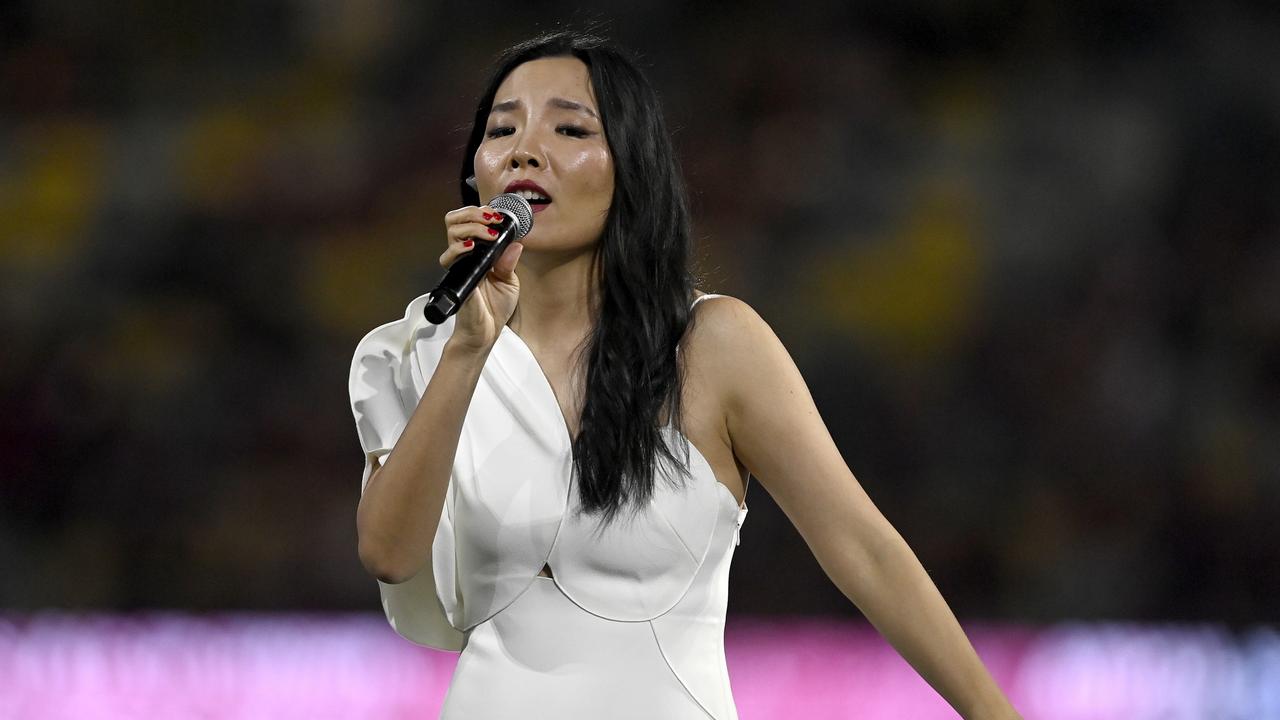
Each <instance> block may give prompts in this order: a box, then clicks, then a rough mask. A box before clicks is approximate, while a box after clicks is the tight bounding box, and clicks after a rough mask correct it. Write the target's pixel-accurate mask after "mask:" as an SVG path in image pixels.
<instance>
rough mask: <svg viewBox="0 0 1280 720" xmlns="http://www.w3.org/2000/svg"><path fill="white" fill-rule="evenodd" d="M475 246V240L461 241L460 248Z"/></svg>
mask: <svg viewBox="0 0 1280 720" xmlns="http://www.w3.org/2000/svg"><path fill="white" fill-rule="evenodd" d="M475 244H476V241H475V240H463V241H462V247H471V246H472V245H475Z"/></svg>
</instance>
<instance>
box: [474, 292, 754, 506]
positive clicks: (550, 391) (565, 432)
mask: <svg viewBox="0 0 1280 720" xmlns="http://www.w3.org/2000/svg"><path fill="white" fill-rule="evenodd" d="M704 297H711V295H709V294H708V295H701V296H699V297H698V298H697V299H695V300H694V303H697V301H698V300H701V299H702V298H704ZM504 334H505V335H510V336H511V337H512V338H513V339H514V343H513V344H514V345H515V346H517V347H518V348H520V350H521V351H522V352H523V353H524V354H525V356H526V358H527V359H528V360H529V362H531V363H532V364H533V366H534V367H536V368H538V373H537V374H538V375H539V376H541V378H542V385H543V389H544V390H545V391H546V395H547V396H548V397H550V398H551V404H552V405H554V406H555V413H556V416H557V417H558V418H560V434H561V437H562V438H563V440H564V442H565V443H566V447H569V448H572V447H573V440H574V438H573V436H572V435H571V434H570V433H569V421H568V420H567V419H566V418H565V416H564V410H563V409H561V407H560V401H559V399H558V398H556V393H555V388H554V387H552V385H551V379H550V378H549V377H548V376H547V372H546V370H544V369H543V368H542V363H540V362H538V356H537V355H534V354H533V348H531V347H529V344H528V343H526V342H525V341H524V338H522V337H520V335H519V333H517V332H516V331H515V330H512V329H511V328H510V327H509V326H507V325H503V326H502V330H501V331H499V333H498V338H499V340H501V338H502V336H503V335H504ZM663 429H664V430H669V431H671V432H672V433H674V434H676V435H678V436H679V437H680V439H681V440H682V441H683V442H684V444H685V445H686V446H687V447H688V448H689V451H690V452H691V453H696V454H697V456H698V458H699V459H700V460H702V463H703V464H704V465H706V466H707V470H708V471H709V473H710V475H711V481H712V482H714V483H715V484H716V485H717V486H719V488H720V490H721V491H723V493H724V494H723V497H725V498H727V499H728V500H729V502H731V503H733V505H734V507H735V508H737V509H738V510H739V511H741V510H744V509H745V508H746V506H747V499H746V498H745V497H743V499H742V502H738V498H736V497H735V496H734V494H733V491H732V490H730V489H729V487H728V486H727V485H725V484H724V483H722V482H720V478H718V477H716V473H715V469H714V468H712V467H711V462H710V461H709V460H707V456H706V455H705V454H704V453H703V452H702V451H701V450H700V449H698V446H697V445H695V444H694V442H693V441H692V440H690V439H689V436H687V435H685V434H684V433H683V432H681V431H680V430H678V429H676V427H675V425H674V424H673V423H671V422H668V423H667V424H666V425H665V426H664V427H663ZM692 471H693V468H692V466H690V472H691V473H692ZM744 489H745V487H744Z"/></svg>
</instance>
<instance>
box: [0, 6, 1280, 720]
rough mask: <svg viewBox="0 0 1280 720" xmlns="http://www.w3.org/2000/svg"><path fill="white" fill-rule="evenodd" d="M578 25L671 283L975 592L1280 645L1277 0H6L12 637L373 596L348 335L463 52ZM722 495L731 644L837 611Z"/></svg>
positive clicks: (455, 104) (793, 555)
mask: <svg viewBox="0 0 1280 720" xmlns="http://www.w3.org/2000/svg"><path fill="white" fill-rule="evenodd" d="M590 22H596V23H602V25H600V26H599V29H601V30H602V31H603V32H605V33H606V34H608V35H610V36H612V37H613V38H614V39H616V40H618V41H619V42H621V43H622V44H624V45H626V46H628V47H630V48H632V49H633V50H635V51H636V52H637V54H638V55H639V56H640V57H641V59H642V62H643V64H644V65H645V67H646V69H647V71H648V73H649V75H650V78H651V80H652V81H653V82H654V84H655V85H656V86H657V87H658V90H659V92H660V94H661V95H662V96H663V98H664V102H665V113H666V117H667V120H668V123H669V124H670V125H671V126H672V128H673V131H674V137H675V140H676V142H677V145H678V148H679V151H680V155H681V159H682V162H683V164H684V170H685V174H686V177H687V179H688V182H689V185H690V188H691V192H692V195H693V204H694V212H695V217H696V232H695V236H696V239H697V243H698V246H697V256H698V263H699V265H698V269H699V272H700V274H701V277H703V278H704V281H703V282H702V284H701V289H703V290H706V291H711V292H720V293H727V294H730V295H734V296H736V297H739V298H741V299H743V300H745V301H747V302H748V303H750V304H751V305H752V306H753V307H755V308H756V309H757V310H758V311H759V312H760V314H761V315H762V316H763V317H764V318H765V319H766V320H768V321H769V323H770V324H771V325H772V326H773V328H774V330H775V331H776V332H777V334H778V335H779V337H780V338H781V339H782V341H783V342H784V343H785V344H786V346H787V347H788V349H789V350H790V351H791V353H792V355H793V357H794V358H795V360H796V362H797V364H798V366H799V367H800V369H801V371H802V373H803V374H804V376H805V378H806V380H807V381H808V383H809V386H810V388H811V390H812V392H813V395H814V398H815V400H816V402H817V405H818V408H819V410H820V411H821V413H822V415H823V418H824V419H825V420H826V422H827V424H828V426H829V427H830V429H831V432H832V435H833V436H834V438H835V440H836V443H837V444H838V445H839V447H840V450H841V452H842V454H843V456H844V458H845V460H846V461H847V462H848V464H849V466H850V468H851V469H852V470H853V472H854V473H855V475H857V477H858V479H859V480H860V481H861V482H862V484H863V485H864V486H865V487H866V488H867V490H868V492H869V493H870V495H871V497H872V498H873V499H874V500H875V502H876V503H877V505H878V506H879V507H880V509H881V510H882V511H883V512H884V513H885V515H886V516H887V517H888V518H889V520H890V521H891V522H893V523H894V525H895V526H896V527H897V528H898V529H899V530H900V531H901V532H902V534H903V536H904V537H905V538H906V539H907V541H908V542H909V543H910V544H911V545H912V547H913V548H914V549H915V551H916V552H917V554H918V555H919V557H920V559H921V561H922V562H923V563H924V566H925V567H926V568H927V569H928V570H929V571H930V574H931V575H932V577H933V579H934V581H935V582H936V583H937V585H938V586H939V588H940V589H941V591H942V593H943V595H944V596H945V597H946V598H947V599H948V601H949V602H950V603H951V605H952V607H953V608H954V609H955V610H956V612H957V614H958V615H959V616H960V617H961V619H962V620H963V621H964V622H965V623H966V627H968V626H969V623H986V624H988V625H990V626H991V627H994V628H996V629H997V633H998V632H1005V633H1014V635H1013V636H1010V635H1001V636H1000V637H1004V638H1006V639H1008V638H1009V637H1014V636H1016V637H1018V638H1021V637H1023V635H1019V634H1018V633H1032V634H1033V635H1034V633H1035V632H1041V631H1042V632H1050V633H1052V632H1055V628H1062V627H1098V628H1108V627H1114V625H1115V623H1124V624H1126V627H1127V626H1129V624H1137V625H1133V627H1135V628H1144V627H1146V628H1158V627H1165V626H1166V624H1167V623H1171V622H1173V623H1179V625H1178V627H1207V628H1213V631H1212V632H1213V633H1216V634H1214V635H1213V637H1214V638H1217V639H1216V640H1213V642H1214V643H1217V644H1218V645H1215V647H1218V646H1223V647H1235V648H1246V647H1253V645H1249V643H1255V644H1256V642H1261V641H1257V638H1258V637H1261V636H1259V635H1258V633H1260V632H1261V633H1263V634H1264V635H1265V637H1268V638H1271V639H1270V640H1267V641H1266V642H1265V643H1263V646H1265V647H1266V648H1270V649H1269V650H1266V652H1268V653H1272V655H1275V656H1276V657H1280V644H1278V643H1277V642H1276V640H1275V636H1274V632H1273V631H1274V626H1275V624H1276V623H1277V622H1278V621H1280V600H1278V598H1280V522H1278V521H1280V212H1278V208H1280V204H1278V202H1277V199H1280V74H1278V73H1277V69H1280V9H1277V6H1276V5H1275V4H1274V3H1268V2H1254V3H1250V2H1198V3H1196V2H1170V3H1140V2H1134V1H1132V0H1121V1H1120V2H1085V3H1050V2H1037V1H1031V0H1028V1H1023V2H1018V1H1000V0H978V1H975V2H969V3H954V2H944V1H942V0H909V1H907V2H886V1H883V0H882V1H878V2H868V3H856V4H853V3H823V2H809V3H773V4H769V3H764V4H751V3H742V4H723V5H722V4H718V3H707V4H692V3H690V4H686V3H679V2H626V3H623V2H605V3H596V4H594V5H593V6H592V8H591V9H590V10H582V9H580V8H579V6H578V3H571V2H551V3H542V4H538V5H537V6H536V8H534V7H531V6H529V5H527V4H521V5H511V6H505V5H502V4H500V3H499V4H486V5H484V6H483V8H481V7H479V6H472V5H470V4H464V3H457V4H438V3H428V2H397V1H395V0H361V1H354V0H291V1H280V0H272V1H268V2H234V1H233V2H225V1H224V2H204V1H192V2H184V3H170V2H156V1H154V0H135V1H134V2H129V3H84V2H72V1H70V0H62V1H57V0H54V1H47V2H38V3H34V2H16V3H15V2H10V3H5V4H3V5H0V335H2V337H3V344H4V349H3V351H0V398H2V399H3V412H2V413H0V578H2V579H0V609H2V611H3V613H4V616H3V617H7V618H8V620H0V666H3V664H4V662H5V658H6V657H8V658H9V660H10V661H13V658H14V657H17V656H18V654H16V653H13V652H11V653H10V654H8V655H6V654H5V650H4V647H5V646H4V643H5V641H6V638H8V640H9V642H11V643H12V642H16V640H15V638H19V639H20V638H26V640H25V641H23V642H25V643H26V644H25V645H23V647H27V648H28V650H30V648H31V647H33V646H32V645H31V638H32V637H35V636H34V635H31V634H30V633H31V632H34V630H32V629H31V628H32V626H31V625H30V623H33V622H36V620H35V618H40V617H45V614H46V613H47V611H48V610H50V609H53V610H57V611H59V612H61V613H66V615H59V617H67V618H75V617H82V616H83V617H88V616H90V615H92V616H93V617H104V616H103V613H107V614H111V613H127V615H121V616H112V615H107V616H106V617H121V618H123V617H133V616H135V614H134V613H133V611H156V610H161V609H164V610H178V611H181V612H184V613H187V612H189V613H197V614H204V613H232V614H236V613H261V612H270V613H276V612H278V611H289V612H299V611H303V612H307V611H324V612H326V613H338V614H337V615H334V617H347V615H344V613H355V614H354V615H353V616H352V617H354V618H355V620H353V622H364V621H365V620H367V619H368V618H369V617H374V616H376V615H377V614H378V604H377V588H376V586H375V583H374V582H373V580H372V578H370V577H369V576H367V575H366V574H365V573H364V572H363V570H362V569H361V567H360V565H359V562H358V560H357V558H356V535H355V508H356V504H357V501H358V493H359V478H360V473H361V467H362V453H361V451H360V447H359V444H358V442H357V439H356V434H355V427H354V423H353V420H352V415H351V410H350V406H349V404H348V397H347V387H346V385H347V373H348V370H349V367H350V362H351V356H352V353H353V351H354V349H355V345H356V343H357V341H359V339H360V338H361V337H362V336H363V335H364V334H365V333H366V332H367V331H368V330H370V329H372V328H373V327H375V326H377V325H379V324H382V323H384V322H387V321H389V320H393V319H397V318H399V317H402V315H403V312H404V307H405V305H406V304H407V303H408V301H409V300H410V299H412V298H413V297H415V296H417V295H419V294H421V293H423V292H425V291H427V290H429V289H430V288H431V286H433V285H434V283H435V281H436V280H437V279H438V277H439V275H440V268H439V265H438V260H437V258H438V256H439V254H440V252H441V251H442V249H443V247H444V238H443V233H442V228H443V223H442V216H443V214H444V213H445V212H446V211H447V210H449V209H452V208H454V207H456V206H457V205H458V204H459V200H458V197H457V189H456V177H457V169H458V166H459V163H460V161H461V156H460V154H461V149H462V146H463V145H464V142H465V133H466V129H467V128H466V125H467V123H468V122H469V117H470V114H471V112H472V110H473V108H474V103H475V100H476V98H477V96H478V94H479V93H480V91H481V90H482V84H483V82H484V79H485V78H486V76H487V71H488V68H489V64H490V61H491V60H492V58H493V56H494V55H495V54H496V53H497V52H499V51H500V50H501V49H502V48H503V47H505V46H507V45H508V44H510V43H513V42H516V41H519V40H521V39H524V38H526V37H528V36H530V35H532V34H534V33H535V32H537V31H540V30H551V29H556V28H558V27H560V26H561V24H562V23H569V24H571V25H573V26H576V27H582V26H584V25H586V24H587V23H590ZM747 502H748V505H749V506H750V507H751V514H750V517H749V518H748V521H747V523H746V525H745V526H744V529H743V537H742V544H741V546H740V547H739V549H738V554H737V558H736V561H735V569H734V576H733V584H732V592H731V599H730V612H731V619H730V623H729V624H730V631H731V635H732V631H733V628H734V627H735V619H749V622H750V623H762V622H763V623H766V624H767V623H769V622H776V623H779V625H778V627H782V626H785V625H786V623H789V622H805V620H804V618H827V619H828V620H829V621H830V622H831V623H834V624H833V625H832V627H837V626H839V627H845V626H846V625H844V624H841V623H846V624H847V623H852V625H848V626H849V627H852V628H855V629H856V628H860V627H864V626H863V625H859V624H858V620H857V618H858V617H859V615H858V613H857V611H856V609H855V608H853V607H852V606H851V605H850V604H849V603H848V601H847V600H845V599H844V597H843V596H842V595H841V594H840V593H839V592H838V591H837V590H836V589H835V588H834V586H832V585H831V583H830V582H829V581H828V580H827V579H826V577H825V576H824V575H823V574H822V572H821V570H820V568H819V567H818V566H817V564H816V562H815V561H814V560H813V559H812V556H811V555H810V554H809V552H808V550H807V548H806V547H805V546H804V544H803V542H802V541H801V539H800V538H799V536H798V535H797V533H796V532H795V531H794V529H793V528H792V527H791V526H790V524H789V523H788V521H787V520H786V518H785V517H784V516H783V515H782V514H781V512H780V511H778V510H777V508H776V507H775V506H774V505H773V503H772V501H771V500H770V499H769V497H768V494H767V492H766V491H765V490H764V488H763V487H761V486H760V485H759V484H758V483H753V484H752V487H751V490H750V492H749V496H748V501H747ZM86 613H87V615H86ZM281 617H284V616H283V615H281ZM326 617H327V616H326ZM375 619H376V620H377V621H378V622H381V620H380V618H376V617H375ZM6 622H7V623H8V624H7V625H5V624H3V623H6ZM743 622H747V620H743ZM1081 622H1085V623H1090V624H1088V625H1084V626H1081V625H1079V623H1081ZM1062 623H1068V624H1069V625H1067V626H1064V625H1062ZM1142 623H1146V625H1141V624H1142ZM1188 623H1190V625H1188ZM360 627H365V626H363V625H361V626H360ZM368 627H369V628H370V630H369V632H375V631H376V632H378V633H382V632H383V631H384V630H385V631H386V632H390V631H389V629H385V628H382V627H380V626H378V625H377V624H376V623H375V624H374V625H369V626H368ZM743 627H747V626H743ZM749 627H757V625H749ZM24 628H26V629H25V630H24ZM374 628H376V630H375V629H374ZM744 632H745V630H744ZM1100 632H1101V630H1100ZM1135 632H1137V630H1135ZM24 633H27V634H24ZM73 635H74V633H73ZM1086 635H1087V633H1086ZM40 637H45V636H43V635H41V636H40ZM1090 637H1093V636H1090ZM1108 637H1110V636H1108ZM1249 638H1253V640H1249ZM731 639H732V638H731ZM868 642H874V639H871V640H868ZM993 642H994V641H993ZM1009 642H1012V643H1014V644H1013V645H1011V646H1009V647H1022V646H1021V645H1018V643H1020V642H1022V640H1017V641H1014V640H1010V641H1009ZM1268 643H1270V644H1268ZM401 644H404V645H407V643H401ZM392 646H395V647H399V645H392ZM392 646H388V647H392ZM993 647H994V646H993ZM1001 647H1005V646H1003V645H1002V646H1001ZM1197 647H1199V646H1197ZM1259 647H1262V646H1259ZM980 649H981V648H980ZM424 652H425V651H424ZM1240 652H1241V653H1244V654H1245V655H1247V652H1245V650H1243V649H1241V650H1240ZM1158 654H1159V653H1157V655H1158ZM1241 657H1243V655H1242V656H1241ZM1268 657H1271V655H1268ZM731 660H732V657H731ZM1233 662H1234V661H1233ZM1268 662H1270V661H1268ZM739 667H745V666H741V665H740V666H739ZM1267 667H1270V668H1272V670H1271V671H1269V672H1274V673H1275V674H1272V675H1258V676H1257V677H1254V676H1250V677H1254V681H1255V684H1254V685H1249V687H1262V686H1263V685H1266V686H1268V687H1269V686H1270V682H1269V681H1268V682H1267V683H1262V681H1261V680H1259V679H1258V678H1262V677H1265V678H1270V679H1274V680H1275V685H1276V686H1280V660H1278V661H1276V662H1275V664H1273V665H1268V666H1267ZM733 669H734V668H733V666H731V670H733ZM446 679H447V676H446ZM1259 683H1261V684H1259ZM735 687H737V686H735ZM922 687H923V686H922ZM921 692H926V693H927V692H929V691H928V690H927V688H925V689H924V690H923V691H921ZM1268 697H1270V696H1268ZM1275 703H1276V704H1275V705H1274V706H1268V707H1274V708H1276V709H1275V712H1277V713H1280V696H1278V697H1277V699H1276V700H1275ZM1257 707H1261V706H1257ZM1255 709H1256V708H1255ZM0 711H3V706H0ZM746 716H747V712H746V709H745V708H744V717H746ZM757 716H759V717H763V716H767V715H757ZM919 716H920V717H923V716H924V715H919ZM942 716H943V717H945V716H946V715H942ZM1138 716H1139V715H1135V714H1131V715H1129V717H1138ZM1245 716H1246V715H1240V717H1245ZM1248 716H1249V717H1263V716H1264V715H1262V714H1255V715H1248ZM1277 716H1280V715H1277ZM868 717H870V715H868ZM885 717H888V715H885ZM1081 717H1084V716H1081ZM1089 717H1103V715H1096V714H1095V715H1089ZM1161 717H1174V716H1173V715H1167V714H1166V715H1161ZM1179 717H1181V716H1179ZM1188 717H1192V716H1188ZM1205 717H1207V715H1205ZM1215 717H1218V716H1215ZM1220 717H1234V716H1230V715H1220ZM1268 717H1270V716H1268Z"/></svg>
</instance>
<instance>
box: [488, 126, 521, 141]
mask: <svg viewBox="0 0 1280 720" xmlns="http://www.w3.org/2000/svg"><path fill="white" fill-rule="evenodd" d="M515 131H516V129H515V128H513V127H510V126H507V125H502V126H499V127H496V128H493V129H491V130H489V132H486V133H485V134H484V136H485V137H488V138H499V137H504V136H506V135H510V134H511V133H513V132H515Z"/></svg>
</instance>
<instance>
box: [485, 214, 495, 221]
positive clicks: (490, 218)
mask: <svg viewBox="0 0 1280 720" xmlns="http://www.w3.org/2000/svg"><path fill="white" fill-rule="evenodd" d="M484 219H485V220H492V219H493V216H492V215H490V214H489V213H485V214H484Z"/></svg>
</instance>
